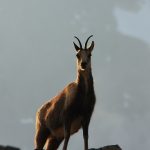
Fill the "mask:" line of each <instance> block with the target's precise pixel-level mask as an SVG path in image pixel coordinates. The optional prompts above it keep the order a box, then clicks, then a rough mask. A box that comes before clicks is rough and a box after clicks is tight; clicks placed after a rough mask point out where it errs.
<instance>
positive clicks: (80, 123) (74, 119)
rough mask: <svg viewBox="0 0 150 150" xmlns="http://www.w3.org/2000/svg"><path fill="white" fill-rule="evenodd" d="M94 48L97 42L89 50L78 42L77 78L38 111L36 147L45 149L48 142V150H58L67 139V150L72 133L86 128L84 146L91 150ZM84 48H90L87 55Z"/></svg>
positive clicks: (93, 103)
mask: <svg viewBox="0 0 150 150" xmlns="http://www.w3.org/2000/svg"><path fill="white" fill-rule="evenodd" d="M89 38H90V37H89ZM89 38H88V39H89ZM77 39H78V38H77ZM78 41H79V40H78ZM87 41H88V40H87ZM79 43H80V41H79ZM92 43H93V44H94V42H92ZM74 44H75V43H74ZM93 47H94V45H91V46H90V47H89V49H87V48H86V49H82V46H81V43H80V48H79V47H78V46H77V45H76V44H75V49H76V51H77V55H78V56H77V58H78V59H77V78H76V80H75V81H74V82H72V83H70V84H69V85H67V86H66V87H65V88H64V89H63V90H62V91H61V92H60V93H59V94H58V95H57V96H55V97H54V98H52V99H51V100H49V101H48V102H46V103H45V104H44V105H43V106H42V107H41V108H40V109H39V110H38V111H37V114H36V134H35V149H36V150H42V149H43V147H44V145H45V143H46V150H57V148H58V147H59V145H60V143H61V142H62V141H63V140H64V146H63V150H66V149H67V145H68V141H69V138H70V135H72V134H74V133H76V132H77V131H78V130H79V129H80V128H81V127H82V128H83V136H84V147H85V150H88V126H89V122H90V119H91V115H92V112H93V109H94V105H95V93H94V85H93V76H92V71H91V62H90V61H91V59H90V56H91V51H92V49H93ZM84 51H88V53H87V56H86V52H85V53H84ZM79 55H80V56H79ZM84 55H85V56H84ZM79 57H80V58H79ZM84 57H85V58H84Z"/></svg>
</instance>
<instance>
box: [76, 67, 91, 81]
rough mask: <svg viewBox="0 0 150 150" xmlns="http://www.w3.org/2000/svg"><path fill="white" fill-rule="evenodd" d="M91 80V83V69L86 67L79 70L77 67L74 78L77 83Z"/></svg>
mask: <svg viewBox="0 0 150 150" xmlns="http://www.w3.org/2000/svg"><path fill="white" fill-rule="evenodd" d="M83 81H84V82H89V81H90V82H92V83H93V76H92V69H91V68H88V69H87V70H84V71H82V70H80V69H77V78H76V82H77V83H78V84H80V83H82V82H83Z"/></svg>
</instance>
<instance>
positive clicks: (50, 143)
mask: <svg viewBox="0 0 150 150" xmlns="http://www.w3.org/2000/svg"><path fill="white" fill-rule="evenodd" d="M62 140H63V139H56V138H54V137H52V136H49V137H48V139H47V142H46V149H45V150H57V149H58V147H59V145H60V144H61V142H62Z"/></svg>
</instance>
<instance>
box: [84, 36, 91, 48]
mask: <svg viewBox="0 0 150 150" xmlns="http://www.w3.org/2000/svg"><path fill="white" fill-rule="evenodd" d="M92 36H93V35H91V36H89V37H88V38H87V40H86V42H85V49H87V43H88V41H89V39H90V38H91V37H92Z"/></svg>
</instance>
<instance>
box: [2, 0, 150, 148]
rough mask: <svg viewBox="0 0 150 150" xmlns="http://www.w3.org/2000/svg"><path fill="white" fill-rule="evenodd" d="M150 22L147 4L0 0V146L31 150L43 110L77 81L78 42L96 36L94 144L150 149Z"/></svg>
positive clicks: (77, 142) (77, 143) (78, 141)
mask: <svg viewBox="0 0 150 150" xmlns="http://www.w3.org/2000/svg"><path fill="white" fill-rule="evenodd" d="M149 18H150V1H149V0H132V1H131V0H109V1H106V0H93V1H91V0H86V1H81V0H76V1H73V0H63V1H58V0H49V1H48V0H45V1H41V0H13V1H12V0H1V1H0V144H3V145H13V146H17V147H20V148H21V149H22V150H31V149H33V139H34V131H35V127H34V126H35V125H34V124H35V113H36V110H37V108H39V107H40V106H41V104H43V103H44V102H45V101H47V100H48V99H50V98H51V97H53V96H55V95H56V94H57V93H58V92H59V91H60V90H61V89H63V87H64V86H65V85H66V84H68V83H69V82H71V81H73V80H75V78H76V63H75V61H76V57H75V50H74V47H73V43H72V42H73V41H75V39H74V36H78V37H79V38H80V39H81V41H82V42H85V40H86V38H87V37H88V36H89V35H91V34H93V35H94V37H93V40H94V41H95V49H94V51H93V56H92V69H93V76H94V82H95V83H94V84H95V92H96V97H97V102H96V107H95V111H94V113H93V117H92V120H91V123H90V129H89V135H90V137H89V145H90V147H95V148H96V147H101V146H104V145H109V144H119V145H120V146H121V147H122V148H123V150H141V149H143V150H146V149H149V147H150V137H149V130H150V108H149V107H150V101H149V99H150V92H149V91H150V79H149V77H150V28H149V27H150V19H149ZM60 149H61V147H60ZM68 149H71V150H77V149H83V138H82V130H80V131H79V132H78V133H77V134H75V135H73V136H72V137H71V139H70V141H69V147H68Z"/></svg>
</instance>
